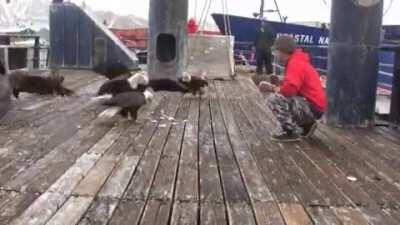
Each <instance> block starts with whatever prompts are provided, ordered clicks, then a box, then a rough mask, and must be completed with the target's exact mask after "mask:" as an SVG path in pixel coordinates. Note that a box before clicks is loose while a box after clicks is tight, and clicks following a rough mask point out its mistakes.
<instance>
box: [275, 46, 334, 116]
mask: <svg viewBox="0 0 400 225" xmlns="http://www.w3.org/2000/svg"><path fill="white" fill-rule="evenodd" d="M280 89H281V90H280V93H281V94H282V95H283V96H285V97H292V96H303V97H304V98H306V99H307V101H308V102H310V103H311V104H312V105H313V106H314V107H315V110H317V111H319V112H321V113H324V112H325V111H326V108H327V101H326V94H325V91H324V89H323V87H322V84H321V80H320V78H319V74H318V72H317V71H316V70H315V68H314V67H313V66H312V65H311V63H310V57H309V56H308V54H306V53H304V52H303V51H302V50H300V49H298V50H296V51H295V52H294V53H293V54H292V55H291V56H290V58H289V60H288V62H287V64H286V72H285V77H284V80H283V82H282V85H281V87H280Z"/></svg>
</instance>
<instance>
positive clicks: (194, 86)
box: [179, 73, 208, 95]
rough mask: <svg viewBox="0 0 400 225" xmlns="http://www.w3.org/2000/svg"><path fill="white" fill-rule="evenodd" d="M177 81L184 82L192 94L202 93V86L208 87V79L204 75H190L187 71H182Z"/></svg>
mask: <svg viewBox="0 0 400 225" xmlns="http://www.w3.org/2000/svg"><path fill="white" fill-rule="evenodd" d="M179 82H181V83H182V84H184V85H185V86H186V87H187V88H188V89H189V91H190V93H192V95H196V94H200V95H202V94H203V93H204V91H203V88H205V87H208V81H207V80H206V79H205V78H204V77H197V76H191V75H189V74H188V73H184V75H183V76H182V77H180V78H179Z"/></svg>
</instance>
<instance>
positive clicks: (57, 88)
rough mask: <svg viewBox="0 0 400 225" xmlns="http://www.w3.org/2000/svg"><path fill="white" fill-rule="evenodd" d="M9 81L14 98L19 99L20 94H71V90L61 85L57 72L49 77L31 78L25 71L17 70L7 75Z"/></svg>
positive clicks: (60, 77) (61, 78)
mask: <svg viewBox="0 0 400 225" xmlns="http://www.w3.org/2000/svg"><path fill="white" fill-rule="evenodd" d="M9 80H10V84H11V87H12V90H13V94H14V97H15V98H19V93H20V92H27V93H33V94H39V95H51V94H56V95H60V96H69V95H72V94H73V91H72V90H70V89H68V88H66V87H64V86H63V85H62V84H63V82H64V77H63V76H61V75H60V74H59V73H58V72H57V71H52V74H51V75H49V76H33V75H31V74H29V73H28V72H26V71H21V70H17V71H14V72H12V73H10V74H9Z"/></svg>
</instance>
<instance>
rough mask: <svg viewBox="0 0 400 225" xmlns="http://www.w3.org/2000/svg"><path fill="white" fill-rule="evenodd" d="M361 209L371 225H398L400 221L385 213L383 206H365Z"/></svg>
mask: <svg viewBox="0 0 400 225" xmlns="http://www.w3.org/2000/svg"><path fill="white" fill-rule="evenodd" d="M360 210H361V212H362V214H363V215H364V217H365V218H366V219H367V221H368V223H369V224H371V225H378V224H379V225H398V224H399V222H400V221H398V220H396V218H394V217H393V216H392V215H390V214H389V215H388V214H386V213H384V212H383V210H382V208H380V207H377V206H370V207H364V208H360Z"/></svg>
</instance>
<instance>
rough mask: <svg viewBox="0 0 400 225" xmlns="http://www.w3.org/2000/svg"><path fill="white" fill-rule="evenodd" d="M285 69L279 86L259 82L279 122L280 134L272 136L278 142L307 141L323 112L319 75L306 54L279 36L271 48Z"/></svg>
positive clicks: (322, 92)
mask: <svg viewBox="0 0 400 225" xmlns="http://www.w3.org/2000/svg"><path fill="white" fill-rule="evenodd" d="M272 48H273V50H274V52H275V56H276V57H277V58H278V59H279V60H281V61H282V62H283V63H284V64H285V65H286V67H285V75H284V78H283V81H282V82H281V83H280V85H278V86H276V85H274V84H271V83H269V82H261V84H260V85H259V88H260V91H262V92H270V93H271V94H270V95H269V96H268V97H267V104H268V106H269V107H270V109H271V110H272V112H273V113H274V114H275V116H276V118H277V119H278V121H279V123H280V125H281V127H282V130H283V133H282V134H277V135H273V136H272V140H274V141H279V142H291V141H300V140H301V138H307V137H310V136H311V135H312V134H313V132H314V131H315V129H316V127H317V123H316V121H317V120H319V119H320V118H321V117H322V115H323V114H324V113H325V111H326V105H327V100H326V95H325V92H324V89H323V87H322V85H321V81H320V78H319V74H318V72H317V71H316V69H315V68H314V67H313V66H312V65H311V63H310V59H309V56H308V54H306V53H304V52H303V51H302V50H301V49H297V47H296V43H295V41H294V39H293V38H291V37H288V36H282V37H280V38H278V39H277V40H276V41H275V43H274V46H273V47H272Z"/></svg>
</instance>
